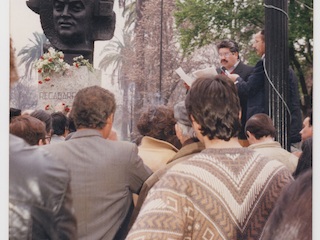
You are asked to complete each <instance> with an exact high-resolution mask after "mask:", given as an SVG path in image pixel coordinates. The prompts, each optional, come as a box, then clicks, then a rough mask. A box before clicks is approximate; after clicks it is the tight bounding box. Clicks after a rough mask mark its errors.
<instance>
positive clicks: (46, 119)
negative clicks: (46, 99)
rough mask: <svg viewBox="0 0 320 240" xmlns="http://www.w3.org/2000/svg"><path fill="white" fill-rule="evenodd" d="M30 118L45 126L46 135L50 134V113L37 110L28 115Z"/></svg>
mask: <svg viewBox="0 0 320 240" xmlns="http://www.w3.org/2000/svg"><path fill="white" fill-rule="evenodd" d="M30 116H32V117H35V118H38V119H39V120H41V121H42V122H44V124H45V126H46V132H47V134H49V135H51V132H52V118H51V114H50V113H47V112H46V111H45V110H42V109H37V110H35V111H33V112H32V113H30Z"/></svg>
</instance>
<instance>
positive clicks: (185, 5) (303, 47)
mask: <svg viewBox="0 0 320 240" xmlns="http://www.w3.org/2000/svg"><path fill="white" fill-rule="evenodd" d="M176 6H177V9H176V12H175V21H176V26H177V29H178V34H179V41H180V45H181V47H182V50H183V52H184V54H190V53H192V52H193V51H194V50H195V49H196V48H199V47H202V46H204V45H206V44H210V43H216V42H217V41H220V40H222V39H224V38H230V39H233V40H235V41H236V42H238V44H239V46H240V49H242V50H240V55H241V56H242V57H243V58H244V59H245V60H247V61H248V62H249V64H250V65H254V64H255V62H256V61H257V56H256V55H255V53H254V52H252V50H251V49H250V46H251V44H250V40H251V37H252V34H254V33H256V32H257V31H259V30H260V29H262V28H264V11H265V9H264V0H258V1H256V0H176ZM288 14H289V23H288V25H289V31H288V35H289V37H288V39H289V43H288V46H289V61H290V65H291V66H292V67H293V68H294V70H295V72H296V74H297V76H298V77H299V80H300V87H301V91H302V93H303V95H308V94H309V93H308V91H309V89H308V88H310V85H312V65H313V1H312V0H288ZM310 82H311V84H310Z"/></svg>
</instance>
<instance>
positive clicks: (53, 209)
mask: <svg viewBox="0 0 320 240" xmlns="http://www.w3.org/2000/svg"><path fill="white" fill-rule="evenodd" d="M76 233H77V229H76V219H75V217H74V215H73V210H72V201H71V192H70V174H69V172H68V170H67V169H66V167H65V166H64V165H63V164H62V163H61V162H59V161H58V160H57V159H55V158H54V157H53V156H51V155H50V154H49V153H47V152H46V151H44V150H43V149H42V148H41V147H38V146H33V147H31V146H29V145H28V144H27V143H26V142H25V141H24V140H22V139H21V138H18V137H16V136H13V135H10V144H9V239H17V240H18V239H19V240H25V239H60V240H61V239H76V238H77V236H76Z"/></svg>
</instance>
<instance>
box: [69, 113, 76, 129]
mask: <svg viewBox="0 0 320 240" xmlns="http://www.w3.org/2000/svg"><path fill="white" fill-rule="evenodd" d="M67 124H68V126H67V129H68V130H69V133H72V132H75V131H77V128H76V126H75V125H74V121H73V119H72V117H71V116H70V115H69V116H68V122H67Z"/></svg>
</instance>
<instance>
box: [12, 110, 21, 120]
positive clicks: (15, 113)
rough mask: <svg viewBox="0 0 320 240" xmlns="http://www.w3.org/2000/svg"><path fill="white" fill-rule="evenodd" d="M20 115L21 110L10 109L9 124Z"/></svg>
mask: <svg viewBox="0 0 320 240" xmlns="http://www.w3.org/2000/svg"><path fill="white" fill-rule="evenodd" d="M20 115H21V109H18V108H10V122H11V121H12V119H13V118H15V117H17V116H20Z"/></svg>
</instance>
